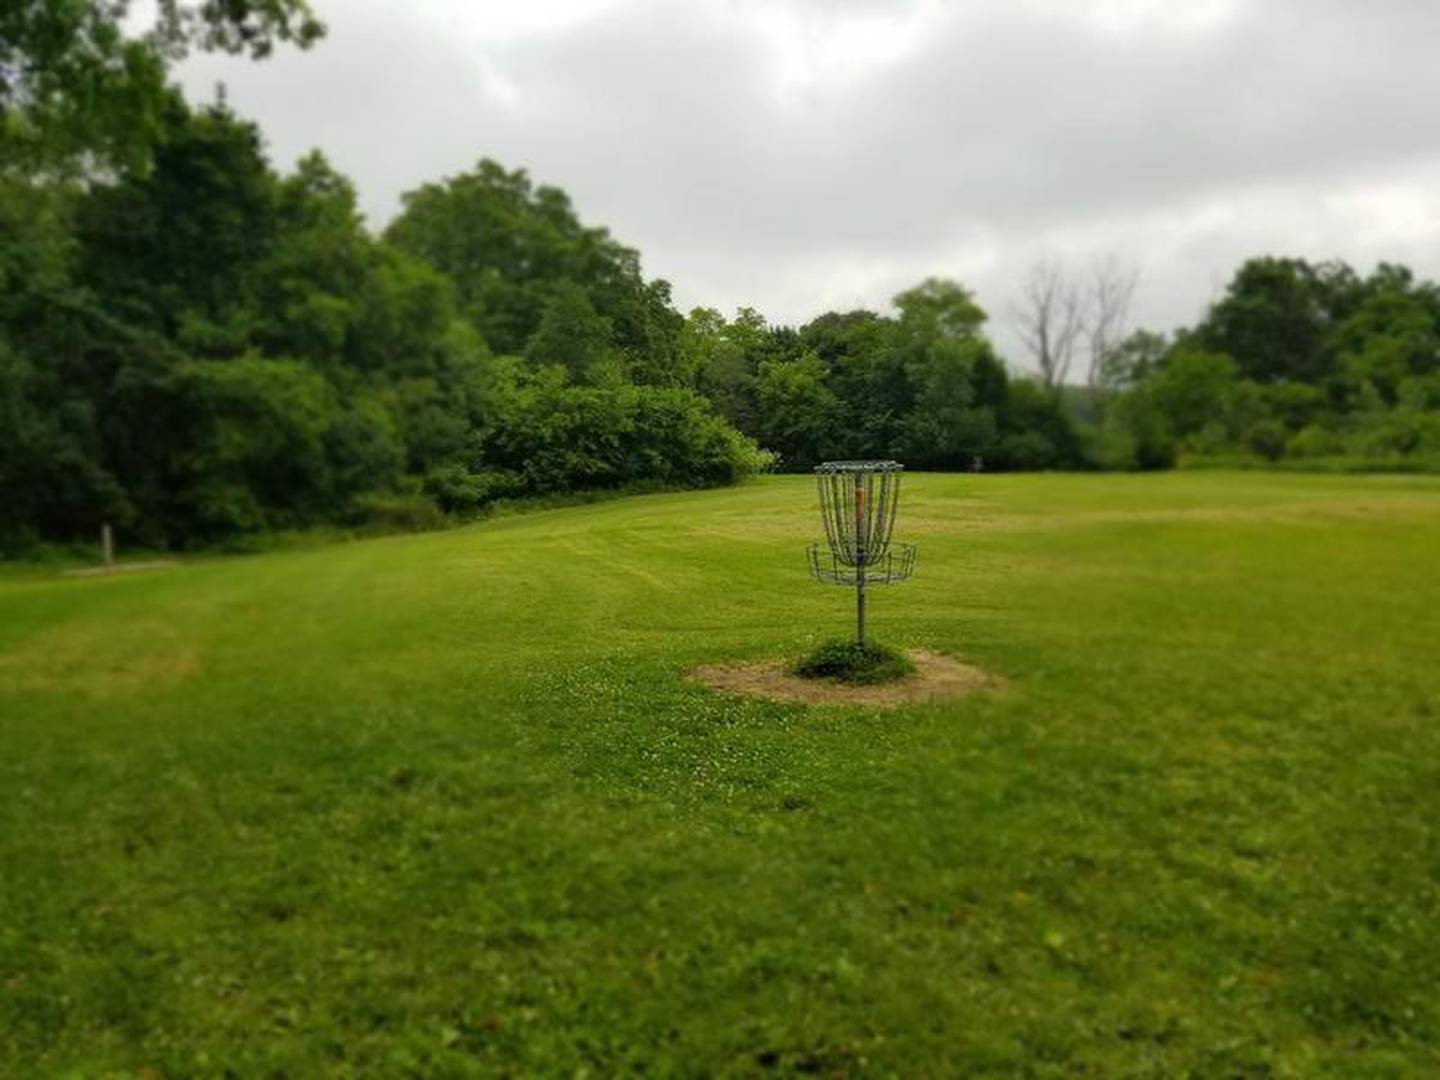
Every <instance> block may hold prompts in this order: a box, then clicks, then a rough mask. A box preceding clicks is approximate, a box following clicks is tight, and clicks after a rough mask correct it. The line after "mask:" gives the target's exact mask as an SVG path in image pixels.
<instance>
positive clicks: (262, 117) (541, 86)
mask: <svg viewBox="0 0 1440 1080" xmlns="http://www.w3.org/2000/svg"><path fill="white" fill-rule="evenodd" d="M314 6H315V7H316V8H317V10H319V12H320V13H321V15H322V16H323V17H324V18H325V19H326V21H327V22H328V23H329V26H330V33H329V36H328V37H327V38H326V40H325V41H323V42H322V43H321V44H320V45H318V46H317V47H316V48H315V49H313V50H312V51H311V52H309V53H296V52H294V51H290V50H286V51H282V52H280V53H277V55H276V57H275V58H273V59H272V60H270V61H268V62H265V63H260V64H253V63H247V62H244V61H238V60H230V59H225V58H215V57H198V58H195V59H192V60H190V61H188V62H187V63H186V64H185V65H184V66H182V68H181V69H180V75H181V78H182V81H183V82H184V83H185V85H186V87H187V89H188V90H189V91H190V93H191V96H192V98H194V99H196V100H206V99H208V98H210V97H211V96H213V92H214V86H215V84H216V83H217V81H222V80H223V82H224V83H225V84H226V87H227V90H228V94H229V100H230V102H231V104H232V105H233V106H234V107H235V108H236V109H237V110H238V111H240V112H241V113H243V114H245V115H247V116H250V117H252V118H254V119H255V120H258V121H259V122H260V124H261V125H262V127H263V129H264V131H265V134H266V136H267V137H268V139H269V144H270V149H271V153H272V156H273V158H274V160H275V163H276V164H277V166H279V167H281V168H285V169H288V168H289V167H290V166H291V165H292V164H293V162H294V160H295V158H297V157H298V156H299V155H300V154H302V153H303V152H305V151H306V150H308V149H309V148H311V147H315V146H318V147H320V148H321V149H323V150H324V151H325V153H326V154H327V155H328V156H329V157H330V159H331V161H332V162H334V163H335V165H336V166H337V167H339V168H340V169H341V170H343V171H344V172H346V173H347V174H349V175H350V176H351V177H352V178H353V179H354V181H355V183H356V185H357V186H358V188H359V191H360V197H361V202H362V205H363V208H364V210H365V212H366V215H367V217H368V219H369V221H370V223H371V225H372V226H374V227H376V228H380V227H382V226H383V225H384V224H385V223H386V222H387V221H388V220H389V219H390V218H391V217H392V216H393V215H394V213H395V212H396V210H397V208H398V205H399V196H400V193H401V192H403V191H405V190H407V189H409V188H412V187H414V186H416V185H418V184H420V183H422V182H424V181H426V180H431V179H436V178H439V177H443V176H446V175H451V174H454V173H456V172H459V171H461V170H464V169H467V168H469V167H470V166H472V165H473V164H474V163H475V161H477V160H478V159H479V158H481V157H482V156H489V157H493V158H496V159H497V160H499V161H500V162H502V163H503V164H505V165H506V166H508V167H520V166H523V167H524V168H526V169H528V170H529V171H530V173H531V175H532V176H533V177H534V178H535V179H536V180H537V181H541V182H545V183H551V184H556V185H558V186H560V187H562V188H564V189H565V190H566V191H568V192H569V193H570V195H571V196H572V198H573V199H574V200H575V203H576V206H577V208H578V209H579V212H580V214H581V216H582V218H583V219H584V220H585V221H586V222H587V223H589V224H599V225H606V226H608V227H609V228H610V229H611V231H612V232H613V233H614V234H615V235H616V236H617V237H618V238H619V239H620V240H622V241H624V242H625V243H628V244H630V245H632V246H634V247H637V248H639V250H640V252H641V254H642V256H643V258H644V265H645V270H646V273H647V274H648V275H651V276H657V277H664V278H667V279H669V280H670V281H671V282H672V283H673V285H674V288H675V299H676V302H677V304H678V305H679V306H680V307H681V309H682V310H688V309H689V308H690V307H693V306H695V305H701V304H703V305H708V306H713V307H719V308H721V309H724V310H726V311H727V312H728V311H730V310H731V309H733V308H735V307H736V306H737V305H750V306H753V307H756V308H758V309H759V310H760V311H762V312H763V313H764V314H765V315H766V316H767V317H769V318H770V319H771V320H772V321H774V322H783V323H801V322H804V321H805V320H807V319H809V318H810V317H812V316H813V315H816V314H818V313H820V312H822V311H825V310H828V309H831V308H838V309H848V308H852V307H862V306H863V307H871V308H876V309H879V310H885V309H886V308H887V307H888V302H889V298H890V297H891V296H892V295H893V294H894V293H896V292H897V291H899V290H900V289H902V288H905V287H907V286H909V285H911V284H913V283H915V282H916V281H918V280H920V279H921V278H924V277H926V276H927V275H943V276H948V277H954V278H958V279H959V280H960V281H961V282H963V283H964V284H965V285H967V286H968V287H970V288H971V289H973V290H974V291H975V293H976V294H977V296H978V298H979V300H980V303H981V304H982V306H984V307H985V308H986V309H987V310H988V311H989V312H990V314H991V317H992V332H993V334H994V336H995V338H996V340H997V342H998V343H999V344H1000V346H1001V348H1002V350H1003V351H1004V352H1005V354H1006V355H1007V357H1008V358H1009V359H1010V360H1012V361H1013V362H1016V363H1017V364H1023V362H1024V356H1023V353H1022V352H1021V350H1020V349H1019V346H1018V345H1017V344H1016V339H1015V337H1014V334H1013V332H1012V330H1011V327H1010V324H1011V322H1012V320H1011V316H1010V313H1011V310H1012V305H1013V302H1014V299H1015V297H1016V293H1017V291H1018V289H1019V285H1020V282H1021V280H1022V279H1023V277H1024V274H1025V271H1026V269H1027V267H1029V266H1030V265H1031V264H1032V263H1033V262H1034V261H1035V260H1036V259H1037V258H1040V257H1042V256H1044V257H1051V258H1055V259H1062V260H1069V261H1071V262H1072V263H1073V265H1074V266H1075V267H1076V268H1081V267H1083V266H1084V265H1086V264H1087V263H1088V262H1089V261H1091V260H1093V259H1095V258H1097V257H1099V256H1102V255H1104V254H1107V253H1115V254H1117V255H1119V256H1120V257H1122V258H1123V259H1126V260H1129V261H1131V262H1133V263H1134V264H1135V265H1136V266H1137V267H1138V269H1139V271H1140V274H1141V279H1140V285H1139V289H1138V291H1137V294H1136V302H1135V311H1134V316H1135V319H1136V320H1137V321H1138V322H1140V323H1141V324H1143V325H1148V326H1152V327H1154V328H1159V329H1168V328H1171V327H1173V326H1175V325H1178V324H1184V323H1189V322H1193V321H1194V320H1195V318H1196V317H1197V316H1198V315H1199V314H1200V312H1201V311H1202V310H1203V308H1204V306H1205V305H1206V304H1207V303H1208V302H1209V301H1210V300H1211V299H1213V298H1214V297H1215V295H1216V294H1217V293H1218V292H1219V291H1220V290H1221V289H1222V288H1223V286H1224V284H1225V282H1226V281H1227V280H1228V279H1229V277H1230V274H1231V273H1232V271H1233V270H1234V268H1235V267H1236V266H1237V265H1238V264H1239V262H1240V261H1241V260H1242V259H1244V258H1245V257H1247V256H1249V255H1252V254H1258V253H1277V254H1280V253H1284V254H1295V255H1301V256H1305V257H1308V258H1326V257H1332V256H1333V257H1339V258H1343V259H1346V260H1347V261H1349V262H1351V263H1352V264H1354V265H1356V266H1357V267H1358V268H1360V269H1362V270H1368V269H1369V268H1370V267H1371V266H1372V265H1373V264H1374V263H1375V262H1376V261H1377V260H1380V259H1387V260H1392V261H1400V262H1405V263H1408V264H1410V265H1412V266H1413V267H1415V268H1416V269H1417V270H1419V271H1420V272H1421V273H1423V274H1425V275H1426V276H1435V277H1440V114H1437V107H1436V102H1437V101H1440V59H1437V58H1440V2H1437V0H1371V2H1369V3H1359V2H1357V0H967V2H964V3H958V2H956V3H938V2H926V0H916V2H903V0H788V2H787V0H766V2H746V0H496V2H484V0H409V2H401V0H314Z"/></svg>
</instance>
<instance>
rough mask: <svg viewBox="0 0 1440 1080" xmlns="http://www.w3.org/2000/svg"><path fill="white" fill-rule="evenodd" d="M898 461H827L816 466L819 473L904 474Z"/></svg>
mask: <svg viewBox="0 0 1440 1080" xmlns="http://www.w3.org/2000/svg"><path fill="white" fill-rule="evenodd" d="M904 469H905V466H904V465H901V464H900V462H898V461H825V462H821V463H820V464H819V465H816V466H815V471H816V472H817V473H858V472H902V471H904Z"/></svg>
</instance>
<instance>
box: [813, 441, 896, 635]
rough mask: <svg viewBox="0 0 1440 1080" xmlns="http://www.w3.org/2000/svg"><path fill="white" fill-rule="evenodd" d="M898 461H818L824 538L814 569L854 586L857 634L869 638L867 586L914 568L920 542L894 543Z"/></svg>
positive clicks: (828, 579) (823, 577)
mask: <svg viewBox="0 0 1440 1080" xmlns="http://www.w3.org/2000/svg"><path fill="white" fill-rule="evenodd" d="M904 470H905V466H904V465H901V464H899V463H898V462H894V461H827V462H825V463H824V464H823V465H817V466H816V467H815V482H816V484H817V486H818V487H819V489H820V520H821V521H822V522H824V525H825V540H824V541H823V542H819V543H814V544H811V545H810V548H809V554H810V574H811V576H812V577H814V578H815V580H817V581H823V582H825V583H827V584H830V585H849V586H853V587H854V589H855V640H856V641H857V642H858V643H859V644H861V645H863V644H865V589H866V586H869V585H898V584H899V583H900V582H902V581H904V580H905V579H906V578H908V577H909V576H910V575H911V574H912V573H913V572H914V570H915V545H914V544H901V543H892V542H891V540H890V533H891V530H893V529H894V527H895V511H896V510H897V509H898V508H899V505H900V474H901V473H902V472H904Z"/></svg>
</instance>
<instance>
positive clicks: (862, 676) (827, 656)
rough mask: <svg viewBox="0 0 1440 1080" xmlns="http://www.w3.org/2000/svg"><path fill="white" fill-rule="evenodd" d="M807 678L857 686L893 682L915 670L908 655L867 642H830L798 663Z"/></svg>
mask: <svg viewBox="0 0 1440 1080" xmlns="http://www.w3.org/2000/svg"><path fill="white" fill-rule="evenodd" d="M794 670H795V674H796V675H799V676H800V677H801V678H805V679H834V680H836V681H837V682H843V683H850V684H852V685H857V686H873V685H874V684H876V683H886V682H894V681H895V680H896V679H901V678H904V677H905V676H906V675H909V674H910V673H911V672H912V671H914V670H915V665H914V664H912V663H911V662H910V661H909V660H908V659H906V657H905V654H904V653H902V652H900V651H899V650H898V649H892V648H890V646H888V645H877V644H876V643H875V642H872V641H867V642H865V644H863V645H862V644H860V643H858V642H854V641H827V642H825V644H823V645H821V646H820V647H819V648H818V649H816V650H815V651H814V652H812V653H811V654H810V655H809V656H806V657H804V658H803V659H802V660H801V661H800V662H799V663H798V664H796V665H795V669H794Z"/></svg>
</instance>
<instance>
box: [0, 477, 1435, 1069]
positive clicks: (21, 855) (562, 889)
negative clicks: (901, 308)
mask: <svg viewBox="0 0 1440 1080" xmlns="http://www.w3.org/2000/svg"><path fill="white" fill-rule="evenodd" d="M909 484H910V486H909V488H908V492H907V496H906V503H905V505H904V506H903V508H902V512H901V519H900V527H899V529H898V533H903V534H904V536H905V538H907V539H912V540H916V541H918V542H919V544H920V553H921V563H920V568H919V577H918V578H917V579H916V580H915V581H914V582H913V583H912V584H910V585H907V586H905V587H903V588H902V589H898V590H893V591H889V592H877V594H876V596H875V600H874V603H873V605H872V619H873V625H874V628H875V631H876V633H877V635H879V636H881V637H884V638H886V639H888V640H890V641H892V642H894V643H896V644H899V645H909V644H925V645H929V646H932V647H937V648H941V649H948V650H953V651H957V652H960V653H962V654H963V655H965V656H966V657H967V658H970V659H973V660H975V661H977V662H979V663H981V664H983V665H986V666H988V667H990V668H991V669H993V670H995V671H997V672H1000V673H1002V674H1004V675H1005V676H1007V677H1008V678H1009V679H1010V680H1011V681H1012V683H1013V687H1012V689H1011V690H1010V691H1009V692H1008V693H1007V694H1006V695H1004V696H1002V697H992V698H977V699H972V700H969V701H965V702H962V703H959V704H954V705H949V706H930V707H923V708H915V709H912V710H908V711H903V712H898V713H892V714H885V715H880V714H865V713H856V712H853V711H850V712H847V711H844V710H811V711H807V710H804V709H800V708H796V707H790V706H779V705H766V704H760V703H750V702H740V701H734V700H728V699H722V698H718V697H715V696H712V695H709V694H708V693H706V692H704V691H701V690H699V689H696V688H693V687H691V686H689V685H688V684H686V683H685V682H683V681H682V680H681V678H680V673H681V672H683V671H684V670H685V669H686V668H688V667H689V666H691V665H693V664H696V663H698V662H700V661H704V660H712V659H717V658H723V657H731V656H734V657H740V656H767V655H781V654H797V653H799V652H801V651H803V650H804V649H805V648H806V647H807V646H809V645H813V644H814V643H815V642H816V641H818V640H819V639H821V638H823V637H827V636H832V635H834V634H835V633H843V632H844V631H845V629H846V628H847V626H848V619H849V618H850V613H851V609H850V607H849V600H848V597H847V596H846V595H845V594H844V593H843V592H842V591H840V590H835V589H826V588H822V587H821V586H818V585H814V584H812V583H811V582H810V581H808V580H807V579H806V577H805V576H804V563H803V552H802V544H803V542H805V541H806V540H808V539H809V538H810V534H811V532H812V526H813V524H814V522H813V521H812V510H811V491H810V488H809V486H808V484H807V483H806V482H805V481H804V480H803V479H777V480H769V481H765V482H763V483H758V484H755V485H752V486H747V487H744V488H740V489H735V490H727V491H718V492H709V493H701V494H689V495H673V496H651V497H645V498H638V499H628V500H623V501H619V502H615V503H609V504H604V505H600V506H595V507H587V508H580V509H573V510H562V511H554V512H546V513H540V514H536V515H533V516H529V517H520V518H513V519H507V520H503V521H499V522H495V523H492V524H490V525H485V526H480V527H477V528H473V529H466V530H461V531H456V532H450V533H444V534H432V535H426V536H416V537H404V538H395V539H386V540H379V541H371V542H365V543H355V544H350V545H344V546H338V547H334V548H329V549H324V550H318V551H307V552H299V553H288V554H274V555H266V556H259V557H253V558H234V559H224V560H215V561H211V562H199V563H194V564H190V565H187V566H185V567H182V568H180V569H177V570H172V571H164V572H158V573H155V574H151V575H140V574H137V575H133V576H126V577H117V578H113V579H89V580H59V579H55V578H41V577H38V576H34V575H30V576H27V575H24V574H15V573H10V574H7V575H5V577H4V578H3V579H0V868H3V870H0V1073H7V1074H8V1073H14V1074H16V1075H32V1074H37V1073H40V1074H43V1073H51V1072H57V1071H61V1070H63V1069H65V1068H69V1067H74V1068H78V1069H80V1070H82V1071H83V1072H84V1073H86V1074H90V1073H103V1072H105V1071H106V1070H124V1069H128V1070H133V1071H135V1072H139V1071H141V1070H142V1069H144V1068H146V1067H153V1068H155V1069H157V1070H159V1071H160V1072H162V1073H176V1074H193V1073H197V1072H199V1073H204V1072H206V1071H211V1070H216V1071H218V1070H219V1069H220V1068H221V1067H223V1066H225V1065H230V1066H233V1067H234V1068H235V1071H236V1072H237V1073H239V1074H241V1075H251V1074H254V1073H259V1072H263V1071H266V1070H270V1069H277V1070H278V1069H284V1070H287V1071H289V1072H290V1073H292V1074H295V1075H302V1074H311V1073H314V1072H318V1071H326V1070H333V1071H338V1072H344V1071H347V1070H352V1069H353V1070H356V1071H360V1070H366V1069H368V1070H380V1071H383V1072H389V1073H393V1072H397V1071H400V1070H401V1069H402V1068H404V1067H406V1066H409V1067H412V1068H414V1069H415V1070H417V1071H421V1072H424V1073H426V1074H430V1075H450V1074H454V1075H466V1074H468V1073H470V1072H478V1073H482V1074H484V1073H490V1072H494V1071H497V1070H499V1069H501V1068H502V1067H505V1066H509V1067H512V1068H515V1069H518V1070H520V1071H522V1072H527V1073H552V1072H565V1073H570V1072H574V1071H575V1070H576V1069H579V1068H581V1067H584V1066H589V1067H591V1069H592V1070H594V1071H596V1072H598V1073H602V1074H605V1073H613V1072H616V1071H626V1070H631V1069H638V1068H640V1067H642V1066H644V1067H647V1068H648V1069H649V1070H650V1071H652V1072H658V1073H665V1072H668V1071H678V1072H686V1073H699V1072H704V1073H715V1072H721V1073H725V1072H733V1073H752V1072H753V1073H763V1072H768V1071H786V1070H794V1069H803V1070H807V1071H813V1070H817V1069H819V1070H823V1071H825V1072H834V1071H840V1072H854V1073H876V1074H885V1073H889V1072H897V1073H902V1074H910V1075H914V1074H916V1073H927V1074H931V1075H935V1074H941V1073H947V1072H948V1073H953V1072H956V1071H960V1070H962V1069H967V1070H969V1071H971V1072H972V1073H982V1072H985V1071H987V1070H989V1071H993V1072H995V1073H1001V1074H1007V1073H1016V1072H1022V1073H1026V1074H1033V1075H1051V1074H1054V1075H1070V1074H1073V1073H1074V1072H1077V1071H1082V1070H1084V1069H1086V1068H1088V1069H1090V1070H1091V1071H1093V1072H1095V1073H1096V1074H1100V1075H1111V1076H1113V1075H1130V1074H1134V1075H1151V1074H1153V1075H1165V1076H1170V1075H1175V1074H1177V1073H1182V1072H1184V1071H1186V1070H1194V1071H1195V1072H1196V1073H1198V1074H1200V1075H1220V1074H1227V1075H1228V1074H1233V1073H1237V1072H1244V1071H1247V1070H1249V1071H1252V1072H1255V1073H1261V1072H1263V1071H1265V1067H1266V1066H1270V1067H1271V1068H1273V1069H1274V1071H1275V1072H1277V1073H1279V1074H1281V1075H1290V1074H1295V1075H1310V1074H1313V1073H1316V1072H1335V1073H1340V1074H1344V1075H1351V1076H1356V1075H1367V1074H1368V1075H1409V1074H1415V1073H1423V1072H1426V1071H1427V1070H1431V1069H1437V1068H1440V992H1437V988H1440V938H1437V934H1436V931H1435V928H1436V925H1437V919H1440V834H1437V831H1436V823H1437V820H1440V722H1437V721H1440V664H1437V662H1436V643H1437V641H1440V570H1437V566H1440V562H1437V558H1436V553H1437V537H1440V481H1436V480H1434V479H1423V478H1414V479H1406V478H1335V477H1316V476H1284V477H1282V476H1273V475H1263V474H1246V475H1226V474H1212V473H1199V474H1190V475H1170V476H1155V477H1125V476H1103V477H991V476H986V477H980V478H971V477H939V476H934V477H912V478H911V480H910V482H909Z"/></svg>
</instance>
